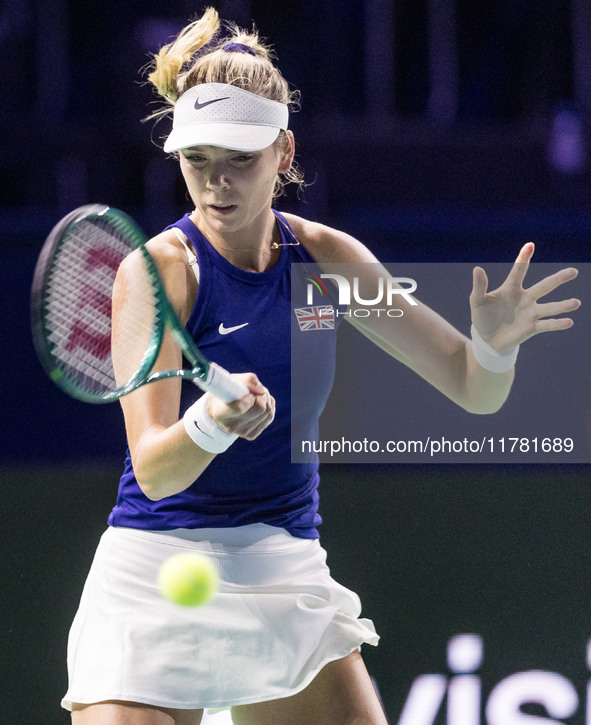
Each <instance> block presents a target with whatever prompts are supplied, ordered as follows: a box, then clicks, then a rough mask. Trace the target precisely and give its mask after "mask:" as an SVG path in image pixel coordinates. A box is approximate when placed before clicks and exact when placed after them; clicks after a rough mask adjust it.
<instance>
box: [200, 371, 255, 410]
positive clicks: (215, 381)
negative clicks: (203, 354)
mask: <svg viewBox="0 0 591 725" xmlns="http://www.w3.org/2000/svg"><path fill="white" fill-rule="evenodd" d="M200 382H201V381H200ZM202 385H203V387H204V388H205V389H206V390H207V391H208V392H209V393H211V394H212V395H215V396H216V398H219V399H220V400H223V401H224V403H231V402H233V401H234V400H238V398H242V396H243V395H246V394H247V393H248V392H249V390H248V388H247V387H246V385H245V384H244V383H242V382H241V381H240V380H237V379H236V378H233V377H232V376H231V375H230V373H229V372H228V371H227V370H226V369H225V368H223V367H221V366H220V365H216V363H210V364H209V372H208V373H207V378H206V379H205V381H203V382H202Z"/></svg>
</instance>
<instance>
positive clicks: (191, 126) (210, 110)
mask: <svg viewBox="0 0 591 725" xmlns="http://www.w3.org/2000/svg"><path fill="white" fill-rule="evenodd" d="M288 122H289V109H288V107H287V105H286V104H284V103H278V102H277V101H271V100H269V99H268V98H263V97H262V96H258V95H256V94H255V93H250V91H245V90H243V89H242V88H236V86H230V85H227V84H225V83H202V84H201V85H198V86H193V87H192V88H189V89H188V90H187V91H185V92H184V93H183V94H182V96H181V97H180V98H179V99H178V101H177V102H176V104H175V107H174V115H173V121H172V131H171V133H170V136H169V137H168V138H167V139H166V143H165V144H164V151H166V153H170V152H172V151H180V150H181V149H186V148H190V147H192V146H221V147H222V148H226V149H236V150H237V151H261V150H262V149H265V148H267V147H268V146H270V145H271V144H272V143H273V142H274V141H275V139H276V138H277V136H279V132H280V131H281V130H285V129H287V124H288Z"/></svg>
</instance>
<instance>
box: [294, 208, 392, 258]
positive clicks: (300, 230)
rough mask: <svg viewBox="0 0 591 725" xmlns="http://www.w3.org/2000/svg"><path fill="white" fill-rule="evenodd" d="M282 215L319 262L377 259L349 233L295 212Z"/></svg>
mask: <svg viewBox="0 0 591 725" xmlns="http://www.w3.org/2000/svg"><path fill="white" fill-rule="evenodd" d="M283 216H284V217H285V218H286V219H287V221H288V222H289V223H290V225H291V227H292V229H293V231H294V234H295V235H296V237H297V238H298V239H299V241H300V243H301V244H303V246H304V247H305V248H306V250H307V251H308V252H309V254H310V255H311V256H312V257H313V258H314V260H315V261H316V262H318V263H319V264H322V263H323V262H324V263H329V262H336V263H340V262H344V263H356V262H377V261H378V260H377V259H376V257H375V256H374V255H373V254H372V252H370V251H369V249H368V248H367V247H366V246H365V245H364V244H363V243H362V242H360V241H359V240H358V239H356V238H355V237H352V236H351V235H350V234H346V233H345V232H342V231H340V230H338V229H334V228H333V227H329V226H326V225H325V224H320V223H318V222H313V221H310V220H308V219H304V218H302V217H299V216H295V214H284V215H283Z"/></svg>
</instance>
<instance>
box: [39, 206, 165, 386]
mask: <svg viewBox="0 0 591 725" xmlns="http://www.w3.org/2000/svg"><path fill="white" fill-rule="evenodd" d="M133 250H134V247H133V246H132V245H131V243H130V242H129V241H127V240H126V238H125V235H124V234H123V233H122V232H120V231H119V230H118V229H116V228H114V227H113V225H112V224H109V223H108V222H105V223H101V220H100V219H99V220H97V219H93V220H83V221H81V222H79V223H77V224H75V225H74V226H73V227H72V228H71V229H70V230H69V232H67V233H66V234H65V235H64V236H63V238H62V241H61V244H60V246H59V248H58V249H57V251H56V253H55V258H54V260H53V263H52V268H51V271H50V273H49V275H48V279H47V284H46V287H45V294H44V311H45V327H46V334H47V339H48V341H49V343H50V345H51V346H52V355H53V357H54V359H55V361H56V363H57V366H58V371H59V375H65V376H67V377H68V378H70V379H72V381H73V382H74V384H75V385H76V386H79V387H81V388H84V389H86V390H88V391H89V392H90V393H92V394H96V395H104V394H105V393H109V392H112V391H114V390H115V389H116V388H117V387H118V381H119V385H120V384H121V383H122V382H126V380H125V381H122V380H121V374H120V373H119V372H118V375H117V377H116V375H115V370H114V365H113V354H112V350H113V348H114V347H115V345H114V338H115V335H114V333H113V324H112V318H113V308H114V306H116V307H117V308H118V309H119V310H120V315H119V323H118V326H117V335H116V349H117V357H118V358H119V359H126V365H125V372H126V371H128V370H130V369H131V368H134V370H133V372H136V371H137V370H138V368H139V366H140V364H141V360H142V358H143V356H144V354H145V352H146V349H147V347H148V346H149V341H150V339H151V336H152V331H153V329H154V324H155V319H156V316H157V314H158V310H157V306H156V303H155V299H154V291H153V289H152V285H151V283H150V280H149V274H148V272H147V270H146V271H145V272H144V273H143V274H138V275H137V280H136V283H135V284H134V285H133V293H134V294H133V295H125V294H124V295H123V296H122V297H121V298H120V299H116V300H114V299H113V294H114V287H115V280H116V278H117V274H118V270H119V269H120V266H121V264H122V262H123V260H125V259H126V258H127V257H128V256H129V255H130V254H131V253H132V252H133ZM140 258H141V255H140ZM136 267H138V265H136ZM135 271H137V269H136V270H135ZM142 346H143V347H142ZM124 376H125V375H124ZM130 377H131V374H130Z"/></svg>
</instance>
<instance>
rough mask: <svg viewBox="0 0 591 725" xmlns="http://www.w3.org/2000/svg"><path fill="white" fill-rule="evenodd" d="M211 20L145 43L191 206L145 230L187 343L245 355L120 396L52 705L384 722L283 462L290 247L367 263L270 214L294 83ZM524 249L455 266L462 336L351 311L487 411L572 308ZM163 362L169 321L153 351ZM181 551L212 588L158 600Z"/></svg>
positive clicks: (309, 515)
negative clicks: (91, 545) (488, 269)
mask: <svg viewBox="0 0 591 725" xmlns="http://www.w3.org/2000/svg"><path fill="white" fill-rule="evenodd" d="M219 29H220V21H219V18H218V15H217V13H216V12H215V11H214V10H212V9H208V10H207V11H206V12H205V13H204V15H203V16H202V17H201V18H199V19H198V20H196V21H195V22H193V23H191V24H190V25H188V26H187V27H186V28H185V29H184V30H183V31H182V32H181V33H180V35H179V36H178V37H177V39H176V40H175V41H174V42H172V43H171V44H170V45H168V46H166V47H164V48H163V49H162V50H161V51H160V52H159V53H158V55H157V56H156V58H155V59H154V64H153V67H152V69H151V74H150V81H151V82H152V84H153V85H154V87H155V88H156V89H157V91H158V93H159V94H160V96H161V97H162V98H163V99H164V101H165V102H166V104H168V106H167V107H168V108H170V107H171V106H172V107H173V109H174V110H173V126H172V131H171V133H170V135H169V136H168V138H167V139H166V142H165V145H164V151H165V152H167V153H173V154H175V155H176V156H177V157H178V161H179V164H180V171H181V173H182V175H183V178H184V180H185V182H186V186H187V190H188V194H189V196H190V198H191V201H192V210H191V211H190V213H188V214H187V215H186V216H184V217H183V218H182V219H180V220H179V221H177V222H175V223H173V224H172V225H171V226H170V227H168V228H166V229H165V230H164V231H163V232H162V233H161V234H160V235H158V236H157V237H155V238H154V239H152V240H151V241H150V242H149V243H148V247H149V249H150V251H151V253H152V254H153V256H154V258H155V259H156V261H157V264H158V266H159V269H160V272H161V276H162V279H163V282H164V285H165V287H166V290H167V293H168V296H169V298H170V300H171V303H172V304H173V306H174V308H175V310H176V312H177V314H178V316H179V318H180V319H181V320H182V321H183V323H184V324H186V326H187V329H188V330H189V332H190V334H191V335H192V336H193V338H194V339H195V341H196V343H197V345H198V346H199V348H200V349H201V350H202V351H203V352H204V353H205V354H206V356H207V357H209V358H210V359H213V360H215V361H216V362H218V363H219V364H221V365H223V366H224V367H225V368H226V369H228V370H231V371H233V372H235V373H236V372H238V371H246V372H240V373H239V374H238V375H237V377H238V378H239V379H240V380H242V381H243V382H244V384H245V385H246V386H247V388H248V391H249V392H248V394H246V395H244V396H243V397H241V398H240V399H239V400H236V401H235V402H233V403H223V402H222V401H220V400H219V399H217V398H215V397H212V396H210V395H205V396H202V397H201V398H199V399H198V400H197V401H196V402H195V400H194V398H193V400H191V401H189V404H188V406H185V405H184V403H183V399H182V397H181V384H180V382H179V381H178V380H176V379H169V380H165V381H161V382H157V383H154V384H152V385H147V386H144V387H142V388H140V389H138V390H136V391H134V392H133V393H131V394H130V395H128V396H126V397H124V398H123V399H122V407H123V413H124V417H125V424H126V431H127V436H128V443H129V455H128V457H127V460H126V465H125V471H124V473H123V475H122V477H121V481H120V486H119V495H118V498H117V503H116V505H115V507H114V509H113V511H112V513H111V515H110V517H109V521H108V523H109V526H108V528H107V531H106V532H105V534H104V535H103V537H102V539H101V542H100V544H99V546H98V549H97V552H96V556H95V559H94V562H93V565H92V568H91V571H90V573H89V576H88V579H87V582H86V585H85V588H84V592H83V595H82V600H81V603H80V608H79V610H78V613H77V615H76V618H75V620H74V623H73V625H72V629H71V633H70V639H69V646H68V669H69V689H68V692H67V694H66V695H65V697H64V700H63V706H64V707H65V708H67V709H69V710H71V711H72V722H73V723H75V725H90V724H92V725H115V724H116V723H125V725H165V724H166V725H171V724H172V723H175V724H176V725H196V724H197V723H200V722H201V719H202V716H203V712H204V710H205V709H209V708H212V709H213V708H231V709H232V717H233V721H234V723H236V725H243V724H245V725H331V724H332V725H346V724H347V723H356V724H357V725H361V724H362V723H363V724H365V725H369V724H372V725H378V724H383V723H385V722H386V719H385V717H384V714H383V712H382V708H381V706H380V704H379V701H378V698H377V697H376V694H375V691H374V688H373V686H372V682H371V680H370V678H369V676H368V674H367V672H366V669H365V666H364V663H363V660H362V657H361V654H360V648H361V646H362V645H363V644H370V645H376V644H377V642H378V636H377V634H376V632H375V630H374V627H373V625H372V622H371V621H370V620H368V619H363V618H360V613H361V607H360V602H359V599H358V597H357V596H356V595H355V594H354V593H353V592H351V591H349V590H348V589H346V588H344V587H343V586H341V585H339V584H338V583H337V582H335V581H334V580H333V579H332V578H331V576H330V574H329V570H328V568H327V567H326V563H325V558H326V557H325V552H324V550H323V549H322V548H321V546H320V544H319V539H318V529H317V527H318V524H319V523H320V522H321V519H320V516H319V513H318V493H317V490H318V466H317V464H316V463H315V462H312V463H310V464H304V463H302V464H292V463H291V462H290V424H291V400H290V337H291V326H292V324H293V319H294V312H293V310H292V305H291V300H290V284H291V279H290V274H291V273H290V269H291V264H292V263H294V262H302V263H312V262H314V263H318V264H320V265H322V264H326V263H343V262H344V263H357V264H362V263H366V262H369V263H373V264H372V265H369V266H368V268H370V267H371V268H372V269H373V268H375V267H376V262H377V260H376V259H375V257H374V256H373V255H372V254H371V253H370V252H369V251H368V250H367V249H366V248H365V247H364V246H363V245H362V244H361V243H360V242H359V241H357V240H356V239H353V238H352V237H350V236H348V235H346V234H344V233H342V232H340V231H336V230H334V229H331V228H328V227H326V226H323V225H321V224H317V223H314V222H310V221H306V220H305V219H302V218H298V217H296V216H293V215H285V216H283V215H281V214H279V213H277V212H276V211H274V209H273V208H272V203H273V199H274V197H275V195H276V194H277V193H278V192H279V191H280V189H281V186H282V184H284V183H287V182H290V181H295V182H296V183H298V180H299V176H298V173H297V171H296V170H295V169H294V165H293V164H294V137H293V134H292V132H291V131H290V130H289V129H288V126H289V111H290V107H291V104H292V102H293V100H294V97H293V95H292V94H291V93H290V91H289V90H288V86H287V83H286V82H285V80H284V79H283V77H282V75H281V74H280V72H279V70H278V69H277V68H276V67H275V65H274V64H273V63H272V62H271V59H270V53H269V50H268V48H267V47H265V45H264V44H263V43H262V42H261V40H260V39H259V37H258V35H257V34H256V32H254V31H253V32H252V33H249V32H244V31H241V30H239V29H237V28H235V27H234V26H228V27H227V28H226V37H225V38H223V39H220V33H219V32H218V31H219ZM532 254H533V245H531V244H526V245H525V246H524V247H523V249H522V250H521V251H520V253H519V256H518V257H517V264H516V265H515V266H514V267H513V268H512V271H511V272H510V274H509V276H508V278H507V280H506V281H505V282H504V284H503V285H502V286H501V287H500V288H499V289H497V290H496V291H494V292H490V293H489V292H488V291H487V278H486V274H485V272H484V270H482V269H480V268H477V269H476V270H475V271H474V284H473V291H472V294H471V297H470V305H471V312H472V320H473V339H472V340H469V339H467V338H466V337H464V336H463V335H462V334H460V333H459V332H458V331H457V330H455V329H454V328H453V327H452V326H451V325H449V324H448V323H447V322H445V321H444V320H443V319H442V318H441V317H439V316H438V315H437V314H435V313H434V312H433V311H431V310H430V309H428V308H427V307H424V306H421V305H420V304H419V305H417V307H416V309H414V310H413V314H412V315H410V314H409V315H405V316H404V317H403V318H396V319H395V320H392V318H389V317H386V316H380V317H377V318H354V317H352V318H350V319H351V320H352V321H354V322H355V324H356V326H358V327H359V329H360V330H361V331H362V332H363V333H364V334H366V335H367V336H368V337H369V338H370V339H371V340H373V341H374V342H376V343H377V344H378V345H380V346H381V347H383V348H384V349H385V350H386V351H387V352H389V353H390V354H391V355H392V357H394V358H396V359H397V360H400V361H402V362H403V363H404V364H406V365H407V366H409V367H410V368H412V369H413V370H414V371H416V372H417V373H418V374H419V375H420V376H422V377H423V378H424V379H425V380H426V381H428V382H429V383H430V384H432V385H433V386H435V387H436V388H437V389H439V390H440V391H441V392H442V393H443V394H445V395H446V396H448V397H449V398H451V399H452V400H454V401H455V402H457V403H458V404H459V405H460V406H463V407H464V408H466V409H467V410H468V411H471V412H475V413H490V412H494V411H496V410H497V409H498V408H499V407H500V406H501V405H502V404H503V402H504V400H505V398H506V396H507V395H508V393H509V390H510V387H511V383H512V379H513V369H514V364H515V359H516V356H517V349H518V346H519V345H520V344H521V343H523V342H524V341H525V340H527V339H528V338H529V337H531V336H532V335H535V334H537V333H540V332H544V331H552V330H562V329H566V328H568V327H570V326H571V324H572V321H571V320H570V319H568V318H565V317H557V316H558V315H562V314H563V313H568V312H570V311H572V310H575V309H576V308H577V307H578V306H579V302H578V301H577V300H573V299H569V300H563V301H560V302H553V303H546V304H544V303H540V302H539V300H540V299H541V298H542V297H543V296H544V295H545V294H547V293H548V292H550V291H551V290H553V289H556V288H557V287H559V286H560V285H562V284H563V283H564V282H567V281H568V280H571V279H573V278H574V277H575V276H576V271H575V270H573V269H565V270H563V271H561V272H559V273H557V274H556V275H553V276H551V277H548V278H546V279H544V280H543V281H541V282H538V283H537V284H536V285H534V286H533V287H531V288H530V289H524V287H523V282H524V277H525V273H526V271H527V266H528V262H529V261H530V259H531V257H532ZM329 327H330V326H329ZM324 332H325V331H323V330H318V331H315V332H314V334H313V335H310V336H309V338H311V339H307V340H306V344H307V345H309V346H311V347H312V348H313V347H314V345H316V344H318V345H320V344H321V343H320V341H322V345H323V347H322V351H321V352H322V354H321V355H319V356H318V357H319V358H320V359H321V360H322V364H321V365H319V367H318V369H317V370H315V380H314V385H315V386H316V394H315V396H314V401H313V404H310V405H308V406H307V407H306V409H305V411H304V412H303V415H304V414H305V420H304V424H303V425H304V427H305V426H308V428H309V430H310V432H311V436H313V432H314V430H315V427H316V425H317V420H318V417H319V415H320V412H321V409H322V406H323V404H324V401H325V399H326V397H327V395H328V391H329V389H330V385H331V381H332V372H333V357H334V356H333V355H327V354H326V351H327V350H332V351H334V330H332V329H327V330H326V333H327V335H328V337H323V335H324ZM303 334H304V333H303ZM317 341H318V342H317ZM307 349H309V348H307ZM181 363H182V361H181V359H180V353H179V349H178V347H177V345H176V343H175V342H174V340H173V339H172V337H171V336H168V337H166V338H165V340H164V343H163V347H162V350H161V352H160V355H159V359H158V362H157V366H158V368H161V369H175V368H179V367H181V366H182V365H181ZM192 390H193V391H194V388H193V389H192ZM194 395H195V393H194V392H193V396H194ZM191 550H195V551H199V552H204V553H206V554H207V555H208V556H209V557H211V559H212V561H213V562H214V563H215V564H216V566H217V567H218V569H219V572H220V578H221V584H220V589H219V592H218V593H217V594H216V595H215V596H214V598H213V599H212V600H211V602H210V603H208V604H206V605H204V606H201V607H195V608H184V607H179V606H176V605H174V604H172V603H170V602H168V601H166V600H164V599H163V598H162V597H161V596H160V593H159V591H158V587H157V585H156V574H157V571H158V568H159V566H160V565H161V563H162V562H163V561H165V560H166V559H167V558H168V557H169V556H171V555H172V554H175V553H177V552H181V551H191Z"/></svg>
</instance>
